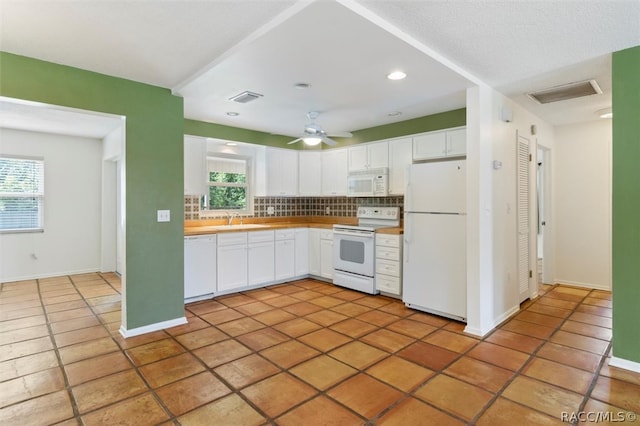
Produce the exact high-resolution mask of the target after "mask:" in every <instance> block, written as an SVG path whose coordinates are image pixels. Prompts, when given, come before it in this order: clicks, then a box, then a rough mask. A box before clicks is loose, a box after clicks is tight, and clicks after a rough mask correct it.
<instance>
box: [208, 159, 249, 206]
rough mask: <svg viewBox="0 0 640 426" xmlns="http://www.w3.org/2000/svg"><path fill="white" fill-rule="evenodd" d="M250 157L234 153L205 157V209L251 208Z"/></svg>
mask: <svg viewBox="0 0 640 426" xmlns="http://www.w3.org/2000/svg"><path fill="white" fill-rule="evenodd" d="M250 171H251V167H250V158H248V157H243V156H236V155H224V156H223V155H216V156H208V157H207V185H208V191H207V194H206V196H205V209H206V210H210V211H216V210H220V211H236V212H240V213H249V212H250V210H251V202H250V200H251V187H250V184H249V183H250V182H251V174H250Z"/></svg>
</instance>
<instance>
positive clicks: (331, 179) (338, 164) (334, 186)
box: [322, 148, 348, 195]
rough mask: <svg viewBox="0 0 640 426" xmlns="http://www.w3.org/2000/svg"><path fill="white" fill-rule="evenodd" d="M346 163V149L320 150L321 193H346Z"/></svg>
mask: <svg viewBox="0 0 640 426" xmlns="http://www.w3.org/2000/svg"><path fill="white" fill-rule="evenodd" d="M347 164H348V156H347V150H346V149H344V148H339V149H328V150H326V151H322V195H347V175H348V167H347Z"/></svg>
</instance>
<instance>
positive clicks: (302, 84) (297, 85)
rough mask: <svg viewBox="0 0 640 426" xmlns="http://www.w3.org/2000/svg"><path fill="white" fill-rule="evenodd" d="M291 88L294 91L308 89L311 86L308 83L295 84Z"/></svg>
mask: <svg viewBox="0 0 640 426" xmlns="http://www.w3.org/2000/svg"><path fill="white" fill-rule="evenodd" d="M293 87H295V88H296V89H308V88H309V87H311V85H310V84H309V83H297V84H295V85H294V86H293Z"/></svg>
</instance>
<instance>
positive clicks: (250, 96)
mask: <svg viewBox="0 0 640 426" xmlns="http://www.w3.org/2000/svg"><path fill="white" fill-rule="evenodd" d="M261 97H262V95H261V94H260V93H255V92H250V91H248V90H245V91H244V92H242V93H240V94H238V95H235V96H232V97H230V98H229V100H230V101H233V102H239V103H241V104H246V103H248V102H251V101H255V100H256V99H259V98H261Z"/></svg>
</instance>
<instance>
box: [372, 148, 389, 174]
mask: <svg viewBox="0 0 640 426" xmlns="http://www.w3.org/2000/svg"><path fill="white" fill-rule="evenodd" d="M367 147H368V148H369V168H370V169H379V168H382V167H389V143H388V142H377V143H372V144H370V145H368V146H367Z"/></svg>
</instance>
